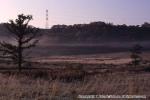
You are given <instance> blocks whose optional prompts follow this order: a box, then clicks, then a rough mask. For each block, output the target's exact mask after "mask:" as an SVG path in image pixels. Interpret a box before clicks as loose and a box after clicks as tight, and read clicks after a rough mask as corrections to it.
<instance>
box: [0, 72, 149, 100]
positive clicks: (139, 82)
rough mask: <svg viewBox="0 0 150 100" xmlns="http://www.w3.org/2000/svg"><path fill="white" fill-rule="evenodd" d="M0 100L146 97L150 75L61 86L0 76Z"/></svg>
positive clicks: (121, 75) (60, 83)
mask: <svg viewBox="0 0 150 100" xmlns="http://www.w3.org/2000/svg"><path fill="white" fill-rule="evenodd" d="M0 80H1V81H0V100H63V98H64V99H65V98H68V100H76V98H77V95H79V94H88V95H89V94H91V95H96V94H97V95H98V94H103V95H107V94H109V95H147V96H148V95H149V94H150V74H149V73H148V74H146V73H143V74H129V73H110V74H97V75H94V76H88V77H86V78H85V79H84V80H82V81H77V80H74V81H71V82H64V81H61V80H59V79H55V80H50V79H43V78H42V77H41V78H33V77H31V76H29V75H28V76H27V75H22V74H19V75H15V74H13V75H6V74H0ZM73 98H74V99H73Z"/></svg>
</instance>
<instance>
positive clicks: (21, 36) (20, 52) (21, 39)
mask: <svg viewBox="0 0 150 100" xmlns="http://www.w3.org/2000/svg"><path fill="white" fill-rule="evenodd" d="M31 20H32V16H31V15H27V16H26V15H23V14H21V15H18V18H17V19H16V20H15V21H13V20H10V21H9V23H7V24H5V26H6V28H7V29H8V31H9V32H10V33H9V35H11V37H12V38H13V39H14V40H15V42H16V44H15V43H8V42H6V41H3V42H0V51H1V52H2V56H1V57H3V58H8V59H11V60H12V61H13V62H14V63H15V64H18V68H19V71H21V68H22V64H23V63H24V62H25V55H24V51H25V50H26V49H29V48H31V47H34V46H36V44H37V43H38V40H37V39H36V37H37V36H38V34H37V32H38V31H39V29H37V28H35V27H33V26H30V25H28V24H29V22H30V21H31Z"/></svg>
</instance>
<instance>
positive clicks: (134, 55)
mask: <svg viewBox="0 0 150 100" xmlns="http://www.w3.org/2000/svg"><path fill="white" fill-rule="evenodd" d="M141 54H142V46H140V45H139V44H136V45H135V46H134V47H133V49H132V50H131V59H132V64H133V65H134V66H137V65H139V64H140V63H141V62H142V57H141V56H140V55H141Z"/></svg>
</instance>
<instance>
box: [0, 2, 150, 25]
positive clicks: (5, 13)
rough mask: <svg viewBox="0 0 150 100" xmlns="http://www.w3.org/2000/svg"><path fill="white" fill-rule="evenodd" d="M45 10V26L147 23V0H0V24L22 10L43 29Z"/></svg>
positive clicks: (148, 12) (149, 3) (149, 6)
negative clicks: (47, 16) (47, 11)
mask: <svg viewBox="0 0 150 100" xmlns="http://www.w3.org/2000/svg"><path fill="white" fill-rule="evenodd" d="M46 9H48V10H49V27H51V26H52V25H57V24H67V25H72V24H84V23H90V22H94V21H104V22H110V23H114V24H127V25H140V24H142V23H144V22H150V11H149V10H150V0H0V23H3V22H8V21H9V20H10V19H15V18H17V15H18V14H22V13H23V14H25V15H28V14H30V15H33V18H34V20H33V21H32V22H31V25H34V26H36V27H40V28H44V27H45V23H46Z"/></svg>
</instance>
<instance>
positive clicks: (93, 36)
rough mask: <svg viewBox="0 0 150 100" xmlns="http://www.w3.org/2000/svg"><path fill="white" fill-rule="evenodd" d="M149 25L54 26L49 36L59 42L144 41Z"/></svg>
mask: <svg viewBox="0 0 150 100" xmlns="http://www.w3.org/2000/svg"><path fill="white" fill-rule="evenodd" d="M149 33H150V24H149V23H147V22H145V23H144V24H142V25H130V26H128V25H125V24H123V25H114V24H112V23H105V22H92V23H90V24H74V25H54V26H52V28H51V29H50V31H49V35H52V36H57V37H58V38H59V39H58V40H60V41H62V42H63V41H69V42H71V41H72V42H74V41H76V42H78V41H79V42H80V41H81V42H82V41H91V42H96V43H97V42H101V41H146V40H150V34H149Z"/></svg>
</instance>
